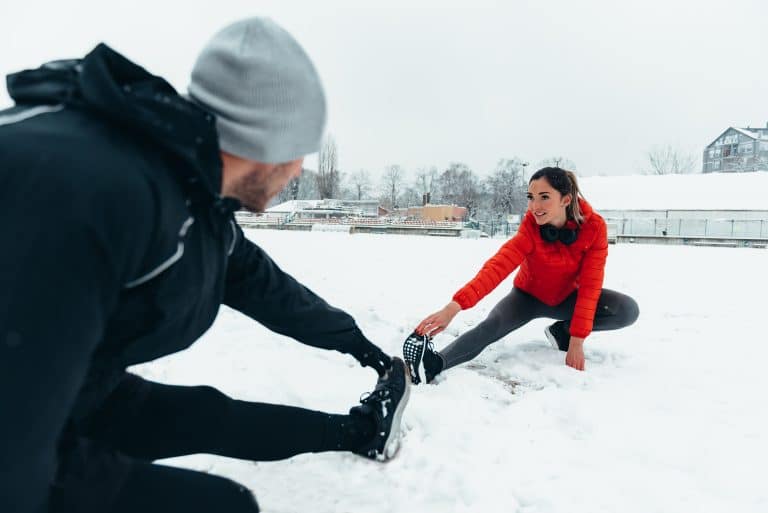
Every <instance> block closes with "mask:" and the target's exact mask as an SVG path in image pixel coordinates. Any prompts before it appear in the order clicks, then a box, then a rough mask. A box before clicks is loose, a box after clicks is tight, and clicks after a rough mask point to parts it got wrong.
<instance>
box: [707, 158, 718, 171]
mask: <svg viewBox="0 0 768 513" xmlns="http://www.w3.org/2000/svg"><path fill="white" fill-rule="evenodd" d="M709 168H710V169H720V161H719V160H713V161H712V162H710V163H709Z"/></svg>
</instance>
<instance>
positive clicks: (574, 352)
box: [565, 337, 584, 371]
mask: <svg viewBox="0 0 768 513" xmlns="http://www.w3.org/2000/svg"><path fill="white" fill-rule="evenodd" d="M565 364H566V365H567V366H568V367H573V368H574V369H576V370H580V371H583V370H584V339H583V338H579V337H571V340H570V342H568V354H566V355H565Z"/></svg>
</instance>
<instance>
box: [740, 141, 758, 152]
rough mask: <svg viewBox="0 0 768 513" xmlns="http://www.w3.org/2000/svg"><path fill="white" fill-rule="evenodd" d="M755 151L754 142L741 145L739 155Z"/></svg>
mask: <svg viewBox="0 0 768 513" xmlns="http://www.w3.org/2000/svg"><path fill="white" fill-rule="evenodd" d="M754 149H755V148H754V146H753V145H752V141H750V142H747V143H741V144H739V153H752V152H753V151H754Z"/></svg>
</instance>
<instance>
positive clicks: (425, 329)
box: [415, 301, 461, 337]
mask: <svg viewBox="0 0 768 513" xmlns="http://www.w3.org/2000/svg"><path fill="white" fill-rule="evenodd" d="M460 311H461V306H459V304H458V303H457V302H456V301H451V302H450V303H448V304H447V305H445V306H444V307H443V309H442V310H438V311H437V312H435V313H433V314H432V315H430V316H428V317H427V318H426V319H424V320H423V321H421V322H420V323H419V325H418V326H416V330H415V331H416V333H418V334H419V335H429V336H430V337H434V336H435V335H437V334H438V333H440V332H441V331H443V330H444V329H445V328H447V327H448V325H449V324H450V323H451V321H452V320H453V318H454V317H456V314H457V313H459V312H460Z"/></svg>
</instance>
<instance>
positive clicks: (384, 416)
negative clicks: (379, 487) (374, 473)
mask: <svg viewBox="0 0 768 513" xmlns="http://www.w3.org/2000/svg"><path fill="white" fill-rule="evenodd" d="M410 386H411V383H410V380H409V379H408V376H407V373H406V370H405V364H404V363H403V361H402V360H401V359H400V358H397V357H395V358H392V368H391V369H389V370H388V371H387V373H386V374H384V376H382V377H380V378H379V380H378V381H377V382H376V388H374V389H373V392H371V393H370V394H368V395H366V396H365V397H363V398H362V399H360V403H361V404H360V406H355V407H353V408H352V409H350V410H349V414H350V415H366V416H369V417H370V418H371V419H373V422H374V424H375V425H376V433H375V434H374V436H373V438H372V439H371V440H370V442H368V443H367V444H365V445H364V446H362V447H360V448H359V449H357V450H356V451H355V452H356V453H357V454H359V455H361V456H365V457H366V458H371V459H376V460H380V461H386V460H388V459H390V458H393V457H394V456H395V454H397V450H398V449H399V448H400V420H401V418H402V415H403V410H404V409H405V405H406V404H408V397H409V395H410V393H411V390H410Z"/></svg>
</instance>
